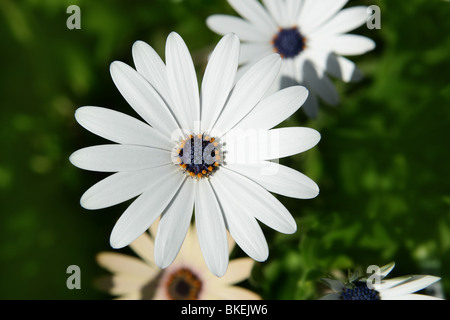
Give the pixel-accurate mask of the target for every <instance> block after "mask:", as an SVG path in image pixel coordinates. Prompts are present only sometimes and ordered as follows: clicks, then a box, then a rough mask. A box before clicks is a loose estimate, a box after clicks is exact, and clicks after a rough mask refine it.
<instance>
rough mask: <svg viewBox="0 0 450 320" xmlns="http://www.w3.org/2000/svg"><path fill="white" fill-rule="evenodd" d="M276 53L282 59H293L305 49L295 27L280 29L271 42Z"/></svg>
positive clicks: (303, 41) (302, 39)
mask: <svg viewBox="0 0 450 320" xmlns="http://www.w3.org/2000/svg"><path fill="white" fill-rule="evenodd" d="M272 45H273V47H274V49H275V51H276V52H278V53H279V54H280V55H281V57H283V58H293V57H295V56H297V55H298V54H299V53H300V52H302V51H303V50H304V49H305V38H304V37H303V36H302V35H301V34H300V31H299V30H298V28H297V27H292V28H288V29H280V31H279V32H278V33H277V34H276V35H275V37H274V38H273V40H272Z"/></svg>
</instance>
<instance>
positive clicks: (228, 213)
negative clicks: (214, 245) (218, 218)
mask: <svg viewBox="0 0 450 320" xmlns="http://www.w3.org/2000/svg"><path fill="white" fill-rule="evenodd" d="M223 182H224V180H221V179H211V185H212V186H213V188H214V191H215V193H216V194H217V197H218V199H219V202H220V205H221V207H222V209H223V212H224V215H225V224H226V226H227V228H228V231H229V232H230V234H231V236H232V237H233V239H234V240H235V241H236V243H237V244H238V246H239V247H240V248H241V249H242V250H243V251H244V252H245V253H246V254H247V255H248V256H250V258H252V259H254V260H256V261H265V260H266V259H267V257H268V256H269V248H268V246H267V242H266V239H265V237H264V234H263V232H262V230H261V227H260V226H259V224H258V222H257V221H256V220H255V218H254V217H253V215H252V212H251V211H250V212H249V211H248V208H245V207H242V206H241V204H240V203H238V202H236V201H235V195H234V193H233V189H231V188H229V186H228V185H226V184H224V183H223Z"/></svg>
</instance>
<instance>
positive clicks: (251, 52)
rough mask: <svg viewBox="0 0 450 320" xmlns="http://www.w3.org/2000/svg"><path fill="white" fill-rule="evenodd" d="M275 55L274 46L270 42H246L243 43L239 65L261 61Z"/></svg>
mask: <svg viewBox="0 0 450 320" xmlns="http://www.w3.org/2000/svg"><path fill="white" fill-rule="evenodd" d="M271 53H274V48H273V46H272V45H271V44H270V43H268V42H245V43H241V52H240V55H239V63H240V64H244V63H247V62H253V61H259V60H261V59H262V58H264V57H265V56H268V55H270V54H271Z"/></svg>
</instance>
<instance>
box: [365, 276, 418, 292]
mask: <svg viewBox="0 0 450 320" xmlns="http://www.w3.org/2000/svg"><path fill="white" fill-rule="evenodd" d="M410 279H411V277H410V276H404V277H398V278H394V279H387V280H383V281H381V282H380V283H378V284H377V283H374V289H375V290H377V291H383V290H386V289H389V288H392V287H395V286H397V285H399V284H401V283H403V282H405V281H408V280H410Z"/></svg>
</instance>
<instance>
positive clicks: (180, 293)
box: [166, 268, 202, 300]
mask: <svg viewBox="0 0 450 320" xmlns="http://www.w3.org/2000/svg"><path fill="white" fill-rule="evenodd" d="M166 288H167V295H168V296H169V297H170V298H171V299H173V300H197V299H198V297H199V293H200V290H201V289H202V281H201V280H200V279H199V278H198V277H197V276H196V275H195V274H194V273H193V272H192V271H191V270H189V269H187V268H181V269H179V270H177V271H175V272H174V273H172V274H171V275H170V277H169V279H168V280H167V283H166Z"/></svg>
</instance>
